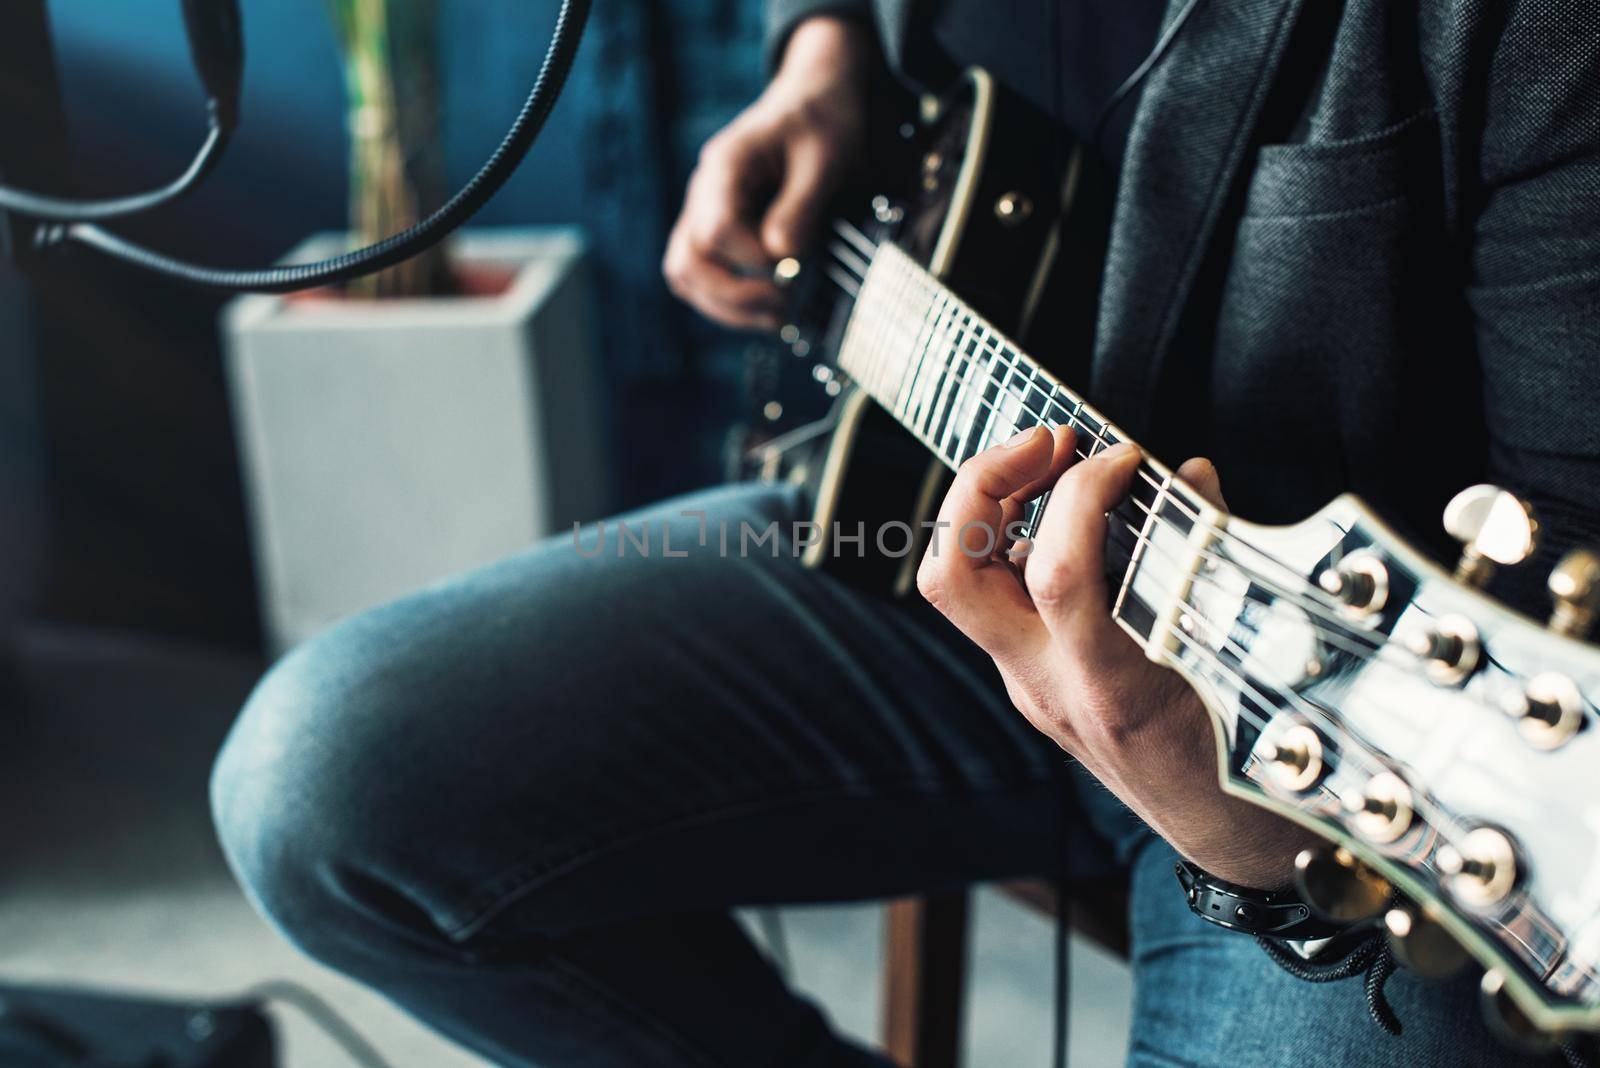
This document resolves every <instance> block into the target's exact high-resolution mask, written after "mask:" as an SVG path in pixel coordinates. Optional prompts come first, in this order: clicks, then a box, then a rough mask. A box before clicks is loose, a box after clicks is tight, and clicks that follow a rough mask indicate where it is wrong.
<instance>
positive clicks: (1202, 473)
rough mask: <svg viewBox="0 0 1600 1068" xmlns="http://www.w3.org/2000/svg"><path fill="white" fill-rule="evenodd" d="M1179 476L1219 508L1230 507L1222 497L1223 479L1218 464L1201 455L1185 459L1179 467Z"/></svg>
mask: <svg viewBox="0 0 1600 1068" xmlns="http://www.w3.org/2000/svg"><path fill="white" fill-rule="evenodd" d="M1178 477H1179V478H1181V479H1183V480H1184V481H1185V482H1187V483H1189V485H1190V486H1193V487H1194V490H1195V492H1196V493H1198V494H1200V496H1202V497H1204V498H1205V499H1206V500H1208V501H1210V502H1211V503H1212V504H1214V505H1216V506H1217V507H1218V508H1227V507H1228V503H1227V502H1226V501H1224V500H1223V499H1222V479H1221V477H1220V476H1219V475H1218V474H1217V465H1216V464H1214V463H1212V462H1211V461H1210V460H1207V459H1203V458H1202V457H1199V456H1196V457H1195V458H1194V459H1192V460H1185V461H1184V462H1183V463H1182V464H1181V465H1180V466H1179V467H1178Z"/></svg>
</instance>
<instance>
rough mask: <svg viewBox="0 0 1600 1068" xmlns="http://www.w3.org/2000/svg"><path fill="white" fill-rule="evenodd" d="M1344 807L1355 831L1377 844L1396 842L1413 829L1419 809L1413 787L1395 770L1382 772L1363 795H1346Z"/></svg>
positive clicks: (1375, 777)
mask: <svg viewBox="0 0 1600 1068" xmlns="http://www.w3.org/2000/svg"><path fill="white" fill-rule="evenodd" d="M1344 807H1345V810H1346V811H1347V812H1349V813H1350V822H1351V823H1352V824H1353V825H1354V826H1355V829H1356V830H1357V831H1359V832H1361V834H1362V835H1363V836H1364V837H1366V838H1370V839H1371V840H1372V841H1374V842H1393V841H1397V840H1398V839H1400V838H1401V837H1403V836H1404V835H1405V833H1406V831H1408V830H1410V829H1411V818H1412V815H1413V814H1414V812H1415V807H1414V806H1413V804H1412V800H1411V788H1410V787H1409V786H1407V785H1406V783H1405V780H1404V779H1402V778H1400V776H1398V775H1396V774H1395V773H1394V772H1392V771H1380V772H1378V773H1377V774H1376V775H1374V776H1372V778H1370V779H1368V780H1367V781H1366V784H1365V785H1364V786H1363V787H1362V788H1361V790H1360V792H1359V793H1350V794H1346V795H1345V797H1344Z"/></svg>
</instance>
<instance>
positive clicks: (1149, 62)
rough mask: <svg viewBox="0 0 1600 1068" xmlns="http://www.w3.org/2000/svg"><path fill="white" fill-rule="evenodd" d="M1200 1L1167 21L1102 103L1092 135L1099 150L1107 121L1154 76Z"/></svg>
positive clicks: (1092, 141)
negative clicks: (1141, 59)
mask: <svg viewBox="0 0 1600 1068" xmlns="http://www.w3.org/2000/svg"><path fill="white" fill-rule="evenodd" d="M1200 4H1201V0H1189V2H1188V3H1186V4H1184V5H1183V7H1182V8H1181V9H1180V10H1179V11H1178V13H1177V14H1176V15H1174V16H1173V17H1172V21H1171V22H1169V23H1168V24H1167V28H1166V29H1165V30H1163V31H1162V33H1161V36H1160V37H1159V38H1157V39H1156V44H1155V47H1154V48H1152V49H1150V54H1149V55H1147V56H1145V57H1144V62H1142V63H1140V64H1139V65H1138V66H1137V67H1135V68H1134V69H1133V73H1132V74H1130V75H1128V77H1127V78H1126V79H1124V80H1123V82H1122V84H1121V85H1119V86H1117V88H1116V90H1115V91H1114V92H1112V94H1111V96H1110V97H1108V98H1107V99H1106V102H1105V104H1103V105H1102V106H1101V108H1100V114H1099V115H1097V116H1095V120H1094V132H1093V133H1092V134H1091V135H1090V138H1089V141H1090V144H1092V145H1094V147H1095V149H1096V151H1101V150H1102V149H1101V144H1100V142H1101V141H1103V140H1105V136H1106V124H1107V123H1109V122H1110V121H1111V116H1112V115H1114V114H1115V113H1116V110H1117V108H1119V107H1121V106H1122V102H1123V101H1124V100H1127V99H1128V94H1129V93H1131V92H1133V91H1134V90H1135V89H1137V88H1139V85H1140V84H1141V83H1142V82H1143V81H1144V80H1145V79H1146V78H1148V77H1150V73H1151V71H1153V70H1155V69H1156V65H1157V64H1159V63H1160V62H1161V61H1162V60H1163V59H1165V58H1166V56H1167V51H1168V50H1169V49H1170V48H1171V47H1172V44H1173V42H1174V41H1176V40H1177V39H1178V34H1179V33H1180V32H1182V30H1183V26H1184V23H1186V22H1188V21H1189V16H1190V15H1193V14H1194V13H1195V10H1196V9H1197V8H1199V6H1200Z"/></svg>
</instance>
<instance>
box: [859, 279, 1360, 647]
mask: <svg viewBox="0 0 1600 1068" xmlns="http://www.w3.org/2000/svg"><path fill="white" fill-rule="evenodd" d="M900 255H901V258H904V254H903V253H901V254H900ZM886 259H888V257H883V258H881V259H880V260H879V261H878V262H879V263H880V264H881V263H883V261H884V260H886ZM907 262H908V263H909V260H907ZM911 273H915V272H911ZM929 288H930V287H929V285H928V284H927V283H926V282H924V283H923V289H924V290H927V289H929ZM934 292H935V294H936V296H938V297H940V298H941V299H944V300H945V301H946V304H945V305H943V306H941V309H940V316H939V317H940V318H941V319H944V320H946V323H947V330H948V322H949V321H950V320H951V319H952V318H953V317H952V316H950V315H949V314H948V313H949V310H950V308H952V307H953V308H954V309H955V311H956V313H957V315H958V316H961V317H965V318H966V319H968V320H969V321H972V322H973V323H974V324H975V325H977V320H976V319H975V318H974V313H972V312H971V311H970V309H967V308H966V307H965V306H964V305H961V304H960V302H959V301H952V300H950V298H949V294H948V290H943V288H942V287H939V288H937V289H934ZM963 333H965V332H964V331H960V330H959V329H958V330H957V331H956V335H957V336H958V337H959V336H961V335H962V334H963ZM978 333H979V336H980V340H982V334H983V333H984V331H983V330H982V327H981V325H979V326H978ZM984 348H986V349H988V346H987V345H985V346H984ZM988 351H990V352H994V353H996V354H998V355H999V356H1000V358H1001V360H1002V361H1004V364H1005V366H1006V367H1007V377H1006V379H1005V380H1004V383H1003V389H1004V391H1005V396H1006V399H1007V401H1008V402H1009V401H1010V400H1015V401H1017V402H1018V404H1019V406H1020V408H1021V410H1022V411H1023V412H1026V413H1027V415H1028V416H1030V417H1031V418H1032V419H1034V420H1037V422H1036V423H1034V424H1033V425H1039V424H1041V423H1044V422H1048V421H1049V420H1050V419H1051V418H1053V417H1052V416H1051V415H1050V410H1051V409H1052V408H1058V409H1060V410H1061V411H1062V412H1063V413H1064V414H1065V416H1066V419H1065V422H1066V424H1067V425H1070V426H1077V427H1081V428H1082V429H1084V430H1087V431H1088V432H1089V433H1090V434H1091V435H1092V436H1093V437H1094V438H1095V439H1096V443H1095V445H1094V446H1092V448H1094V449H1095V450H1096V451H1098V449H1100V448H1103V447H1105V446H1106V445H1107V444H1108V439H1109V438H1112V437H1115V436H1116V435H1115V432H1114V430H1113V428H1112V427H1111V426H1110V425H1109V424H1106V423H1104V422H1102V421H1100V420H1098V419H1097V418H1096V417H1095V416H1092V415H1090V414H1089V413H1088V412H1087V411H1085V408H1086V404H1085V402H1084V401H1083V399H1082V398H1080V397H1076V396H1074V395H1073V394H1072V393H1071V391H1070V390H1066V389H1065V388H1064V387H1060V390H1061V392H1063V393H1065V394H1066V396H1067V397H1068V398H1069V399H1071V400H1072V401H1073V403H1074V407H1073V408H1072V409H1070V410H1069V409H1068V408H1067V407H1066V406H1065V405H1064V404H1062V403H1061V401H1060V400H1059V399H1058V398H1057V397H1056V395H1055V392H1054V391H1055V390H1056V389H1057V387H1056V385H1055V384H1054V383H1050V382H1049V380H1048V377H1046V379H1045V381H1046V383H1047V384H1049V385H1050V386H1051V389H1048V390H1047V389H1045V388H1043V387H1041V386H1039V385H1037V384H1036V381H1037V379H1038V377H1039V375H1040V374H1041V373H1042V369H1039V368H1037V367H1035V366H1032V365H1031V363H1032V361H1028V363H1029V364H1030V366H1028V368H1027V371H1028V378H1027V382H1026V384H1025V385H1023V387H1022V391H1021V392H1020V393H1018V392H1017V391H1016V390H1014V389H1013V388H1012V386H1011V383H1010V374H1011V372H1012V371H1015V370H1020V369H1021V364H1020V363H1019V360H1027V358H1026V357H1025V356H1024V355H1023V354H1021V353H1020V352H1016V353H1013V352H1011V351H1009V350H1007V349H1006V348H1005V346H1004V345H1003V343H1002V344H1001V345H1000V347H999V348H997V349H988ZM958 359H961V360H962V362H965V359H964V358H963V357H960V356H958ZM941 379H942V376H941ZM1035 390H1037V391H1038V392H1039V394H1040V395H1041V396H1042V397H1044V399H1045V409H1044V412H1042V413H1041V412H1036V411H1034V410H1033V408H1032V405H1031V402H1030V399H1029V398H1031V395H1032V393H1033V392H1034V391H1035ZM919 392H920V390H919ZM1023 421H1024V420H1022V419H1020V418H1019V419H1018V420H1017V421H1016V422H1015V424H1014V426H1016V427H1020V426H1021V424H1022V422H1023ZM913 432H914V433H916V434H917V436H918V438H919V440H922V441H923V443H924V444H925V445H928V446H929V448H933V445H932V442H931V441H930V440H929V438H928V435H927V433H926V432H925V430H923V429H922V428H921V427H913ZM935 451H936V452H937V451H938V450H935ZM1080 455H1084V454H1083V453H1080ZM1140 476H1141V477H1142V478H1143V479H1144V480H1145V481H1146V482H1147V483H1148V484H1150V485H1152V486H1153V485H1156V484H1157V480H1156V479H1155V478H1154V477H1152V475H1151V473H1150V472H1149V471H1147V470H1145V469H1144V465H1141V469H1140ZM1135 504H1136V505H1138V506H1139V507H1140V508H1141V509H1142V508H1143V505H1142V503H1141V502H1137V501H1136V502H1135ZM1174 504H1175V506H1176V507H1177V510H1178V512H1179V514H1181V515H1184V516H1185V517H1186V518H1188V519H1190V520H1191V521H1196V522H1202V523H1204V520H1203V519H1201V518H1200V516H1199V515H1198V514H1196V513H1194V512H1190V511H1189V510H1188V506H1187V505H1185V504H1183V503H1182V502H1181V501H1174ZM1040 510H1041V511H1042V508H1040ZM1206 525H1207V526H1209V524H1206ZM1224 536H1226V535H1224ZM1226 537H1228V540H1229V541H1230V542H1232V541H1238V540H1239V539H1237V538H1236V537H1232V536H1226ZM1241 544H1243V545H1244V547H1245V548H1246V549H1248V550H1249V551H1251V552H1252V553H1253V554H1255V555H1258V556H1261V557H1262V558H1263V559H1265V560H1267V561H1269V562H1271V563H1273V564H1275V565H1276V566H1279V567H1282V566H1283V565H1281V564H1280V563H1278V562H1277V561H1275V560H1273V559H1272V558H1271V557H1270V556H1268V555H1266V554H1264V553H1262V552H1261V551H1260V550H1258V549H1255V548H1254V547H1253V546H1250V545H1249V544H1248V543H1241ZM1202 554H1203V555H1205V556H1206V557H1208V558H1210V559H1214V560H1220V559H1221V558H1220V557H1217V556H1216V555H1215V554H1213V553H1211V552H1209V551H1204V550H1202ZM1285 570H1287V569H1285ZM1299 578H1300V577H1299V576H1296V579H1299ZM1262 582H1263V587H1264V588H1266V589H1275V592H1277V593H1278V594H1279V595H1281V596H1284V597H1287V598H1289V599H1290V600H1292V601H1296V602H1299V603H1301V604H1302V606H1309V608H1310V610H1311V612H1312V613H1313V615H1315V616H1319V617H1325V618H1327V619H1329V620H1330V621H1333V622H1334V623H1336V622H1337V620H1336V617H1334V616H1332V615H1331V613H1330V612H1329V611H1328V609H1329V606H1328V605H1326V604H1323V603H1320V602H1318V601H1317V600H1316V599H1315V597H1311V598H1306V597H1301V596H1299V595H1297V594H1295V593H1294V592H1293V591H1291V590H1288V589H1286V588H1284V587H1282V586H1280V585H1279V584H1277V583H1275V582H1273V581H1272V580H1269V579H1266V578H1265V577H1264V576H1262ZM1302 584H1303V580H1302ZM1324 629H1325V628H1324ZM1345 630H1348V628H1343V629H1342V630H1341V633H1343V632H1344V631H1345ZM1348 636H1349V637H1350V638H1351V639H1352V640H1356V641H1361V640H1365V641H1367V642H1368V643H1369V644H1368V646H1367V648H1369V649H1375V647H1374V646H1372V645H1370V639H1368V638H1366V636H1365V635H1361V634H1359V633H1356V632H1350V633H1349V635H1348ZM1376 651H1378V652H1380V653H1381V652H1382V650H1376Z"/></svg>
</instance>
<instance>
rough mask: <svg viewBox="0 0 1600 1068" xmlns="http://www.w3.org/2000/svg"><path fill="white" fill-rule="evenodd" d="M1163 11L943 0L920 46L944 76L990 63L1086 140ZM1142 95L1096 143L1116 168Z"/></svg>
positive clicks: (1142, 2)
mask: <svg viewBox="0 0 1600 1068" xmlns="http://www.w3.org/2000/svg"><path fill="white" fill-rule="evenodd" d="M1056 4H1059V8H1058V9H1057V10H1056V11H1055V12H1052V10H1051V8H1052V7H1053V6H1055V5H1056ZM1164 10H1165V4H1163V3H1161V2H1159V0H944V3H943V4H941V5H940V10H939V11H938V12H937V13H935V14H934V15H933V18H932V19H931V20H930V26H929V30H928V31H927V34H926V36H925V37H924V39H923V42H922V43H923V44H924V45H925V46H928V47H930V48H931V50H932V51H933V53H934V57H935V58H932V59H931V62H933V63H938V64H942V65H943V66H944V67H945V69H944V70H943V71H941V72H940V73H942V74H948V73H951V72H953V71H956V70H960V69H961V68H963V67H968V66H980V67H985V68H987V69H988V70H989V71H990V72H991V73H993V74H994V75H995V77H997V78H999V79H1000V80H1001V81H1003V82H1005V83H1006V84H1007V85H1008V86H1009V87H1010V88H1011V89H1013V90H1014V91H1016V92H1017V93H1019V94H1021V95H1022V96H1023V97H1024V98H1026V99H1027V100H1029V101H1031V102H1032V103H1033V104H1034V106H1036V107H1038V108H1039V109H1040V110H1041V111H1043V112H1044V113H1045V114H1047V115H1051V116H1053V117H1054V118H1056V119H1057V120H1058V121H1059V122H1060V123H1061V125H1062V126H1064V127H1065V128H1066V129H1067V130H1069V131H1070V132H1071V133H1073V134H1075V135H1076V136H1078V137H1080V138H1088V137H1090V136H1091V134H1092V132H1093V129H1094V125H1095V120H1096V119H1097V118H1098V117H1099V115H1100V112H1101V109H1102V108H1103V107H1104V106H1105V104H1106V102H1107V101H1108V100H1109V99H1110V98H1111V95H1112V94H1113V93H1114V92H1116V89H1117V87H1118V86H1119V85H1121V84H1122V82H1123V80H1124V79H1125V78H1127V76H1128V75H1129V74H1130V73H1131V72H1132V71H1133V70H1134V68H1136V67H1137V66H1138V65H1139V63H1140V61H1141V60H1143V59H1144V57H1145V55H1146V54H1147V53H1148V52H1149V51H1150V48H1151V46H1152V45H1153V44H1154V43H1155V39H1156V34H1157V31H1158V29H1159V28H1160V25H1161V16H1162V12H1163V11H1164ZM1052 38H1054V41H1055V44H1054V47H1052ZM1137 99H1138V94H1137V93H1133V94H1130V95H1129V97H1128V99H1127V100H1125V101H1123V102H1122V103H1121V105H1120V106H1119V107H1118V108H1117V109H1116V112H1115V114H1114V115H1113V116H1112V117H1111V119H1110V120H1109V121H1108V122H1107V125H1106V131H1105V137H1104V138H1103V143H1102V144H1101V145H1100V146H1098V147H1099V148H1100V150H1101V151H1102V152H1103V154H1104V158H1105V160H1106V162H1107V163H1108V164H1109V165H1110V166H1111V167H1112V169H1113V170H1115V169H1116V166H1117V164H1118V163H1119V162H1120V161H1121V158H1122V149H1123V147H1124V146H1125V145H1126V143H1127V136H1128V127H1129V125H1130V124H1131V123H1132V121H1133V112H1134V106H1135V103H1136V102H1137Z"/></svg>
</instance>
